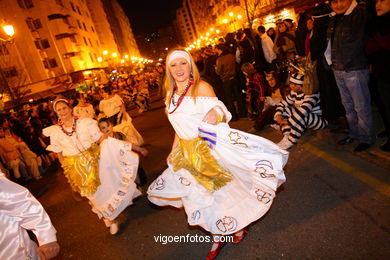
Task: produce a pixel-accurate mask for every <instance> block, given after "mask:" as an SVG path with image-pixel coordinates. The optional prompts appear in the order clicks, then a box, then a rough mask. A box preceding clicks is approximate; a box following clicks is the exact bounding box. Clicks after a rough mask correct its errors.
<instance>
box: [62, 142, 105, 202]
mask: <svg viewBox="0 0 390 260" xmlns="http://www.w3.org/2000/svg"><path fill="white" fill-rule="evenodd" d="M99 156H100V146H98V145H93V146H91V147H90V148H89V149H88V150H86V151H84V152H83V153H81V154H78V155H73V156H66V157H65V158H64V160H63V161H62V163H61V166H62V168H63V169H64V174H65V177H66V178H67V179H68V182H69V184H70V186H71V187H72V190H74V191H76V192H78V193H80V195H81V196H83V197H88V196H91V195H93V194H94V193H95V192H96V189H97V187H98V186H99V185H100V179H99Z"/></svg>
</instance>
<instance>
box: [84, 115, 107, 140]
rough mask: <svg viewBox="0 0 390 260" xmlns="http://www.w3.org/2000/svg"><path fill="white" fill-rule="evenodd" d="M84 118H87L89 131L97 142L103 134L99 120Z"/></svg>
mask: <svg viewBox="0 0 390 260" xmlns="http://www.w3.org/2000/svg"><path fill="white" fill-rule="evenodd" d="M83 120H86V122H87V127H88V132H89V134H90V136H91V139H92V141H93V142H97V141H98V140H99V139H100V137H102V135H103V134H102V132H100V129H99V127H98V124H97V121H96V120H93V119H90V118H84V119H83Z"/></svg>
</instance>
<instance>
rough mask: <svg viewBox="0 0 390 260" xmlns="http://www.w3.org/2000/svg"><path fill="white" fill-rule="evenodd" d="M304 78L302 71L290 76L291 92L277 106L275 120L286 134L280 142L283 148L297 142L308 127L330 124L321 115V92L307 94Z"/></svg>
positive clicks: (321, 126) (322, 126) (315, 128)
mask: <svg viewBox="0 0 390 260" xmlns="http://www.w3.org/2000/svg"><path fill="white" fill-rule="evenodd" d="M303 80H304V75H303V74H301V73H295V74H292V75H291V76H290V88H291V93H290V95H288V96H287V97H286V98H285V99H284V100H282V101H280V103H279V105H278V106H277V108H276V113H275V116H274V120H275V121H276V122H277V123H278V124H279V125H280V129H281V130H282V133H283V135H284V137H283V139H282V140H281V141H280V142H279V143H278V145H279V146H280V147H281V148H282V149H289V148H291V147H292V146H293V145H294V144H296V143H297V142H298V140H299V138H300V137H301V135H302V133H303V132H304V131H305V130H306V129H307V128H310V129H313V130H318V129H322V128H325V127H326V126H327V124H328V122H327V121H326V120H325V119H323V118H322V116H321V115H322V111H321V107H320V94H319V93H314V94H311V95H308V94H305V93H304V92H303V90H302V86H303Z"/></svg>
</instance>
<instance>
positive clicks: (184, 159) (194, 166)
mask: <svg viewBox="0 0 390 260" xmlns="http://www.w3.org/2000/svg"><path fill="white" fill-rule="evenodd" d="M171 159H172V163H173V170H174V171H178V170H180V169H182V168H184V169H186V170H187V171H189V172H190V173H191V174H192V175H193V176H194V178H195V179H196V180H197V181H198V182H199V183H200V184H202V185H203V186H204V187H205V188H206V189H207V190H209V191H210V192H214V191H216V190H218V189H220V188H221V187H223V186H225V185H226V184H227V183H228V182H229V181H231V180H232V179H233V177H232V174H231V173H230V172H228V171H226V170H225V169H223V168H222V167H221V166H220V165H219V164H218V162H217V160H216V159H215V158H214V157H213V155H212V154H211V152H210V149H209V147H208V145H207V143H206V142H205V141H204V140H203V139H202V138H200V137H198V138H194V139H191V140H183V139H180V141H179V145H178V147H177V148H176V149H175V150H174V151H173V153H172V155H171Z"/></svg>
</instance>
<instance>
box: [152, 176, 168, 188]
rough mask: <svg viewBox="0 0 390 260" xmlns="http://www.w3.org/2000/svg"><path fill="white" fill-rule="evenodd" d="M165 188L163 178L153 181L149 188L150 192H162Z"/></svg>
mask: <svg viewBox="0 0 390 260" xmlns="http://www.w3.org/2000/svg"><path fill="white" fill-rule="evenodd" d="M164 188H165V180H164V179H163V178H158V179H157V180H155V181H154V182H153V183H152V184H151V185H150V187H149V189H150V190H153V189H155V190H163V189H164Z"/></svg>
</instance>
